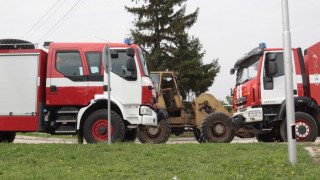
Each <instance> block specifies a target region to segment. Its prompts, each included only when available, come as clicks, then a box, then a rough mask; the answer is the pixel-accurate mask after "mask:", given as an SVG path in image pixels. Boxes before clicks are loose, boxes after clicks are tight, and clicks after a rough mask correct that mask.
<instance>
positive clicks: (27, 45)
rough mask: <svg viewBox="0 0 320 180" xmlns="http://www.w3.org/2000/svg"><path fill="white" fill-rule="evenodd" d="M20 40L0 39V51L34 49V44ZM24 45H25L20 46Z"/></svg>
mask: <svg viewBox="0 0 320 180" xmlns="http://www.w3.org/2000/svg"><path fill="white" fill-rule="evenodd" d="M29 43H30V42H29V41H25V40H21V39H0V49H34V44H29ZM1 44H19V45H3V46H2V45H1ZM20 44H25V45H20Z"/></svg>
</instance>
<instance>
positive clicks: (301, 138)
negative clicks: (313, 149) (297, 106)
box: [280, 112, 318, 142]
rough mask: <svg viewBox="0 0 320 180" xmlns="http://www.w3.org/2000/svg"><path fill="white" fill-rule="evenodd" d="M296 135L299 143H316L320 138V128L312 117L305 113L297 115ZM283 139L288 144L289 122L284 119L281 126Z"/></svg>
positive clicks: (297, 113)
mask: <svg viewBox="0 0 320 180" xmlns="http://www.w3.org/2000/svg"><path fill="white" fill-rule="evenodd" d="M295 122H296V123H295V125H296V127H295V134H296V140H297V141H298V142H314V141H315V140H316V139H317V136H318V126H317V123H316V121H315V120H314V118H313V117H312V116H310V115H309V114H307V113H304V112H296V113H295ZM280 134H281V137H282V139H283V140H284V141H285V142H287V141H288V139H287V120H286V119H283V121H282V123H281V126H280Z"/></svg>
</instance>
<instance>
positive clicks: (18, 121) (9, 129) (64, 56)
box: [0, 39, 161, 143]
mask: <svg viewBox="0 0 320 180" xmlns="http://www.w3.org/2000/svg"><path fill="white" fill-rule="evenodd" d="M45 44H46V45H49V47H48V48H49V50H48V53H47V52H45V51H43V50H41V49H34V45H33V44H31V43H29V42H26V41H23V40H15V39H3V40H0V84H1V88H0V142H4V141H5V142H12V141H13V140H14V138H15V132H46V133H50V134H77V135H78V136H79V141H80V142H82V140H83V137H84V138H85V139H86V141H87V142H88V143H96V142H99V141H106V140H108V133H107V130H108V118H107V117H108V113H107V112H108V111H107V109H108V108H111V123H112V124H111V125H112V127H111V131H112V132H111V133H112V136H111V137H112V138H111V139H112V141H124V140H128V141H130V140H134V139H135V137H136V133H137V131H136V127H137V125H151V126H156V125H158V121H159V120H160V119H158V117H161V115H160V116H159V114H157V112H156V106H157V99H156V97H157V95H156V91H155V89H154V85H153V82H152V80H151V79H150V78H149V74H148V69H147V65H146V61H145V59H144V56H143V53H142V51H141V49H140V47H139V46H138V45H135V44H125V43H45ZM105 47H109V48H105ZM106 54H110V56H106ZM108 57H111V59H109V58H108ZM110 60H111V62H112V70H111V74H110V89H111V90H110V93H111V107H108V106H107V101H108V92H107V89H108V81H107V76H108V74H107V73H106V69H107V67H106V64H107V61H110Z"/></svg>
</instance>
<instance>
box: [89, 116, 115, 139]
mask: <svg viewBox="0 0 320 180" xmlns="http://www.w3.org/2000/svg"><path fill="white" fill-rule="evenodd" d="M112 134H113V128H112V125H111V135H112ZM92 135H93V137H94V138H95V139H97V140H99V141H101V140H102V141H107V140H108V120H106V119H100V120H98V121H96V122H95V123H94V124H93V126H92Z"/></svg>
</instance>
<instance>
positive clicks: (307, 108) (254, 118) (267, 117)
mask: <svg viewBox="0 0 320 180" xmlns="http://www.w3.org/2000/svg"><path fill="white" fill-rule="evenodd" d="M282 51H283V50H282V49H281V48H265V47H259V48H255V49H253V50H252V51H250V52H249V53H248V54H246V55H245V56H244V57H242V58H241V59H239V60H238V61H237V62H236V64H235V66H234V69H232V71H233V72H234V70H236V71H237V80H236V87H235V88H234V90H233V95H234V96H233V102H234V103H233V106H234V110H235V111H236V112H235V114H234V117H233V122H236V123H239V122H240V124H242V125H243V126H244V127H245V128H246V129H247V130H248V131H251V132H252V133H254V134H256V136H257V138H258V140H261V141H274V140H277V141H282V140H286V127H285V124H286V120H285V78H284V62H283V52H282ZM319 56H320V43H317V44H315V45H313V46H311V47H309V48H307V49H306V50H305V55H304V56H303V55H302V50H301V49H300V48H293V49H292V66H293V68H292V75H293V94H294V99H295V111H296V130H295V131H296V137H297V140H298V141H314V140H315V139H316V138H317V136H318V135H319V134H320V130H319V129H318V127H319V125H320V118H319V114H320V108H319V103H320V94H319V93H318V92H319V91H320V86H319V85H320V76H319V75H318V72H320V67H319V66H318V64H319V62H318V57H319Z"/></svg>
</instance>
